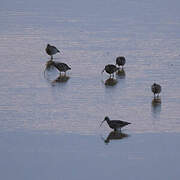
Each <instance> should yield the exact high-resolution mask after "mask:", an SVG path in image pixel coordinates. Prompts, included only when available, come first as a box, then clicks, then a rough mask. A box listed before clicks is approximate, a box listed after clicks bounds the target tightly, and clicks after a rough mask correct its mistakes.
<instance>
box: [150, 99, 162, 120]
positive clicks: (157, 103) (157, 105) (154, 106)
mask: <svg viewBox="0 0 180 180" xmlns="http://www.w3.org/2000/svg"><path fill="white" fill-rule="evenodd" d="M151 110H152V113H153V114H154V115H155V117H156V115H158V114H159V113H160V112H161V98H160V97H155V98H154V99H153V100H152V103H151Z"/></svg>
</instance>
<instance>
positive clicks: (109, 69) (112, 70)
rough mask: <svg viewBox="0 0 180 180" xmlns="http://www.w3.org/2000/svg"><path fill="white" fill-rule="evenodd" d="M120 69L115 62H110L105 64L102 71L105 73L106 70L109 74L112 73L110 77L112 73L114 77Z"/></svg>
mask: <svg viewBox="0 0 180 180" xmlns="http://www.w3.org/2000/svg"><path fill="white" fill-rule="evenodd" d="M117 70H118V68H117V67H116V66H115V65H114V64H108V65H106V66H105V68H104V69H103V70H102V72H101V73H103V72H104V71H106V72H107V73H108V74H110V78H111V74H112V75H113V77H114V73H115V72H116V71H117Z"/></svg>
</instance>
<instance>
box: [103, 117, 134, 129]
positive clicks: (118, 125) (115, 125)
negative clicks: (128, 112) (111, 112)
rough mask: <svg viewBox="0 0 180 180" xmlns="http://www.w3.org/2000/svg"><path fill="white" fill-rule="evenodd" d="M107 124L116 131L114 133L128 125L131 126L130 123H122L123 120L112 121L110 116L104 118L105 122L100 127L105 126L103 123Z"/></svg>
mask: <svg viewBox="0 0 180 180" xmlns="http://www.w3.org/2000/svg"><path fill="white" fill-rule="evenodd" d="M105 121H106V122H107V123H108V125H109V127H110V128H112V129H114V131H117V130H120V131H121V128H122V127H124V126H127V125H128V124H131V123H129V122H126V121H121V120H110V119H109V117H108V116H106V117H105V118H104V120H103V121H102V122H101V124H100V126H101V125H102V124H103V122H105Z"/></svg>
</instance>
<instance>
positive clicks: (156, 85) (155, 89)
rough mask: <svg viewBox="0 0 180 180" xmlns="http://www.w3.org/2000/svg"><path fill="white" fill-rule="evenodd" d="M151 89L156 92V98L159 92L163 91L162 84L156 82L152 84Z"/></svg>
mask: <svg viewBox="0 0 180 180" xmlns="http://www.w3.org/2000/svg"><path fill="white" fill-rule="evenodd" d="M151 91H152V92H153V93H154V98H155V97H156V94H157V96H159V93H160V92H161V86H160V85H159V84H156V83H154V84H153V85H152V86H151Z"/></svg>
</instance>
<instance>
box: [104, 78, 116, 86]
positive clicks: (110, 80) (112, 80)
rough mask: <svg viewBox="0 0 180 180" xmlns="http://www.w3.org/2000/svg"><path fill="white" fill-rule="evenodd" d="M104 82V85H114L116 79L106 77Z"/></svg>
mask: <svg viewBox="0 0 180 180" xmlns="http://www.w3.org/2000/svg"><path fill="white" fill-rule="evenodd" d="M104 84H105V85H106V86H114V85H116V84H117V80H116V79H114V78H108V79H106V81H105V82H104Z"/></svg>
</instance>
